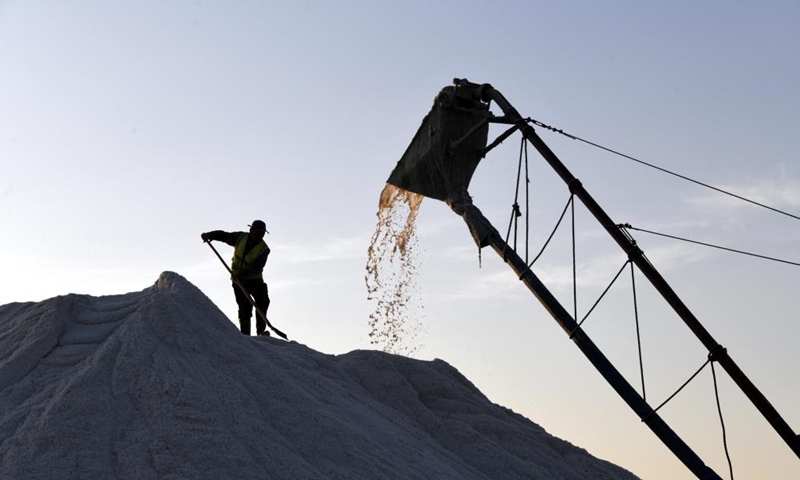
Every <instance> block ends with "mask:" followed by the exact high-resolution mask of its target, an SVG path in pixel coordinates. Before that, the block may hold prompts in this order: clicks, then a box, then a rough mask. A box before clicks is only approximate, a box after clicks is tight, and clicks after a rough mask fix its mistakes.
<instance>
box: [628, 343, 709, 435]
mask: <svg viewBox="0 0 800 480" xmlns="http://www.w3.org/2000/svg"><path fill="white" fill-rule="evenodd" d="M709 363H711V357H710V356H709V358H708V359H706V363H704V364H703V366H702V367H700V368H698V369H697V371H696V372H694V375H692V376H691V377H689V380H686V382H684V384H683V385H681V386H680V388H678V390H676V391H675V393H673V394H672V395H670V396H669V398H668V399H666V400H664V402H662V403H661V405H659V406H658V408H656V409H655V410H653V413H656V412H657V411H659V409H661V407H663V406H664V405H666V404H667V402H669V401H670V400H672V399H673V398H675V395H677V394H678V393H680V391H681V390H683V389H684V387H686V385H689V382H691V381H692V380H694V377H696V376H697V375H698V374H699V373H700V372H701V371H703V369H704V368H706V365H708V364H709ZM648 417H649V415H648ZM646 419H647V417H645V418H643V419H642V421H644V420H646Z"/></svg>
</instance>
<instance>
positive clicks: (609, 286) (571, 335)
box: [569, 260, 631, 340]
mask: <svg viewBox="0 0 800 480" xmlns="http://www.w3.org/2000/svg"><path fill="white" fill-rule="evenodd" d="M630 262H631V261H630V260H626V261H625V263H624V264H623V265H622V268H620V269H619V271H618V272H617V274H616V275H614V279H613V280H611V283H609V284H608V286H607V287H606V289H605V290H603V293H601V294H600V297H598V299H597V301H596V302H594V305H592V308H590V309H589V311H588V312H586V315H584V316H583V319H581V321H580V322H578V325H576V326H575V328H574V329H573V330H572V332H570V334H569V338H570V340H571V339H572V338H573V337H574V336H575V332H577V331H578V329H579V328H581V325H583V322H585V321H586V319H587V318H589V315H591V313H592V312H593V311H594V309H595V307H597V305H598V304H599V303H600V300H602V299H603V297H605V296H606V293H608V291H609V290H610V289H611V287H612V286H613V285H614V282H616V281H617V279H618V278H619V276H620V274H621V273H622V271H623V270H625V267H627V266H628V264H629V263H630Z"/></svg>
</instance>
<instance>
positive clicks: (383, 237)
mask: <svg viewBox="0 0 800 480" xmlns="http://www.w3.org/2000/svg"><path fill="white" fill-rule="evenodd" d="M422 198H423V197H422V195H419V194H416V193H412V192H409V191H407V190H403V189H400V188H397V187H395V186H393V185H390V184H388V183H387V184H386V187H385V188H384V189H383V191H382V192H381V197H380V202H379V204H378V212H377V217H378V224H377V226H376V228H375V233H374V234H373V235H372V241H371V242H370V246H369V249H368V250H367V267H366V268H367V274H366V276H365V278H364V280H365V282H366V285H367V299H368V300H376V301H377V304H376V306H375V311H374V312H373V313H371V314H370V316H369V328H370V332H369V337H370V343H371V344H372V345H374V346H375V347H377V348H379V349H380V350H382V351H384V352H389V353H397V354H403V355H408V356H410V355H411V354H413V353H414V352H415V351H416V350H417V349H418V348H420V347H421V345H420V343H419V342H420V341H421V338H420V336H421V333H422V331H423V327H422V322H421V320H422V318H421V317H422V315H421V311H420V310H421V306H420V304H419V301H418V292H417V284H416V275H417V267H416V257H417V238H416V224H415V222H416V219H417V213H418V212H419V206H420V203H422Z"/></svg>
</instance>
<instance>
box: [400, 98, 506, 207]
mask: <svg viewBox="0 0 800 480" xmlns="http://www.w3.org/2000/svg"><path fill="white" fill-rule="evenodd" d="M490 115H491V114H490V113H489V104H488V103H484V102H482V101H480V99H476V98H474V95H472V91H471V90H466V89H462V88H458V87H454V86H448V87H445V88H443V89H442V91H441V92H439V94H438V95H437V96H436V98H435V99H434V101H433V107H432V108H431V111H430V112H429V113H428V114H427V115H426V116H425V118H424V119H423V120H422V124H421V125H420V127H419V129H418V130H417V133H416V135H414V139H413V140H412V141H411V144H410V145H409V146H408V148H407V149H406V151H405V153H404V154H403V156H402V157H401V158H400V161H398V162H397V166H396V167H395V168H394V170H393V171H392V174H391V175H390V176H389V179H388V180H387V183H391V184H392V185H394V186H396V187H400V188H402V189H404V190H408V191H411V192H414V193H419V194H420V195H424V196H426V197H430V198H435V199H437V200H442V201H446V202H449V201H453V200H458V199H460V198H462V197H463V196H465V195H466V194H467V187H468V186H469V182H470V180H472V174H473V173H474V172H475V168H477V166H478V163H479V162H480V160H481V157H482V156H483V150H484V148H485V147H486V138H487V137H488V134H489V123H488V121H487V119H488V117H489V116H490Z"/></svg>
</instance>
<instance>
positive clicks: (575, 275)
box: [570, 202, 578, 318]
mask: <svg viewBox="0 0 800 480" xmlns="http://www.w3.org/2000/svg"><path fill="white" fill-rule="evenodd" d="M570 205H571V207H572V208H571V209H572V302H573V308H574V312H575V316H574V317H573V318H578V267H577V265H576V258H575V257H576V255H575V202H572V203H571V204H570Z"/></svg>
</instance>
